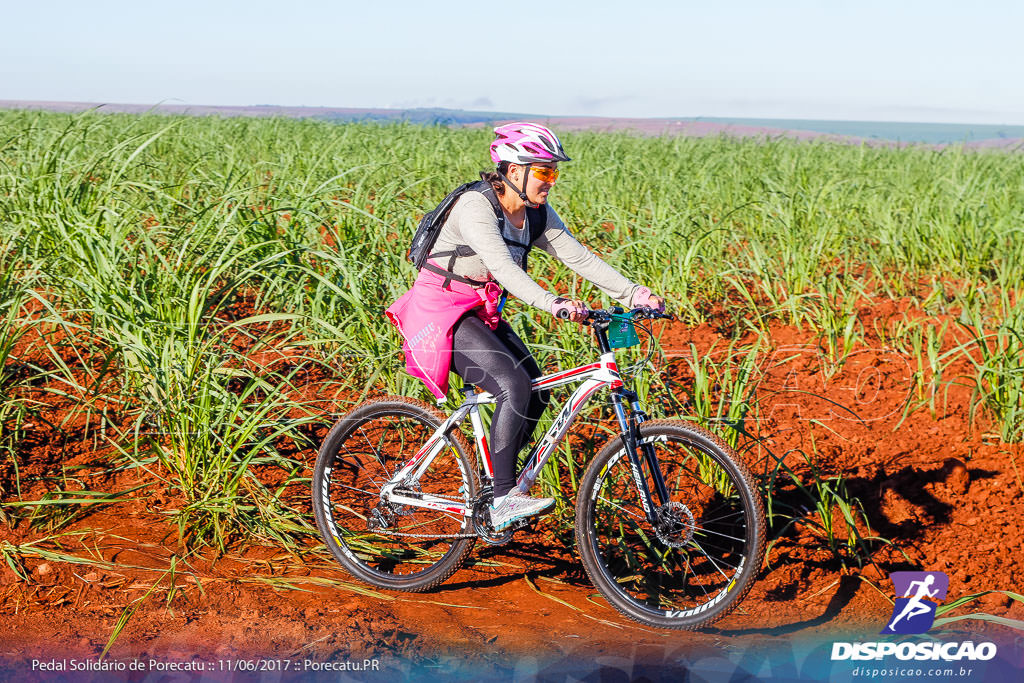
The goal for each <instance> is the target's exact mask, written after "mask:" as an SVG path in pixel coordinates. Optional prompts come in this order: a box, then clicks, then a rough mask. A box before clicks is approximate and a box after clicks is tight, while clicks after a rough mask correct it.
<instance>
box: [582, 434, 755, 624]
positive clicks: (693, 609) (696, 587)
mask: <svg viewBox="0 0 1024 683" xmlns="http://www.w3.org/2000/svg"><path fill="white" fill-rule="evenodd" d="M639 443H640V446H641V448H640V457H641V460H642V461H644V462H643V463H642V465H643V466H642V467H641V470H640V471H639V472H637V474H638V475H639V476H641V477H643V479H644V480H645V481H646V483H647V487H648V490H649V491H651V495H652V498H653V504H654V508H655V510H656V512H657V516H658V523H657V524H656V525H653V526H652V525H651V524H650V522H649V521H648V519H647V515H646V514H645V512H644V508H643V504H642V502H641V498H640V494H639V492H638V489H637V484H636V482H635V479H634V468H633V467H632V465H631V461H630V458H629V456H628V455H627V453H626V448H625V446H624V445H623V443H622V440H621V439H619V438H616V439H615V440H613V441H611V442H610V443H609V444H608V445H607V446H605V448H604V449H603V450H602V451H601V452H600V453H599V454H598V456H597V457H596V458H595V459H594V461H593V462H592V463H591V464H590V467H589V468H588V469H587V472H586V474H585V475H584V477H583V480H582V482H581V483H580V489H579V497H578V499H577V502H576V539H577V541H576V542H577V545H578V547H579V552H580V557H581V558H582V560H583V566H584V567H585V568H586V570H587V575H588V576H589V577H590V580H591V581H592V582H593V583H594V585H595V586H596V587H597V589H598V590H599V591H600V592H601V594H602V595H604V597H605V598H606V599H607V600H608V602H610V603H611V604H612V606H613V607H615V608H616V609H617V610H619V611H620V612H622V613H623V614H625V615H626V616H628V617H630V618H631V619H634V620H636V621H639V622H641V623H645V624H649V625H651V626H655V627H659V628H673V629H695V628H699V627H702V626H707V625H709V624H711V623H712V622H714V621H716V620H718V619H720V618H722V617H723V616H725V615H726V614H727V613H729V611H731V610H732V609H733V608H734V607H736V605H737V604H738V603H739V602H740V600H742V598H743V596H744V595H746V593H747V591H748V590H750V587H751V585H752V580H753V577H754V576H755V574H756V573H757V571H758V569H759V568H760V566H761V560H762V558H763V555H764V543H765V522H764V510H763V507H762V505H761V500H760V497H759V496H758V494H757V492H756V489H755V487H754V485H753V483H752V479H753V478H752V477H751V475H750V472H749V471H748V470H747V468H746V466H745V465H744V464H743V463H742V462H741V461H739V460H738V459H737V458H736V457H735V455H734V454H733V453H732V450H731V449H730V448H729V447H728V446H727V445H726V444H724V443H723V442H722V441H721V440H720V439H718V438H717V437H716V436H714V435H713V434H711V433H710V432H708V431H706V430H704V429H701V428H700V427H698V426H696V425H693V424H690V423H688V422H684V421H681V420H651V421H648V422H645V423H643V424H641V425H640V429H639ZM645 449H652V450H653V453H654V456H655V458H656V459H657V462H658V464H659V466H660V469H661V472H662V476H663V478H664V481H665V488H666V491H667V494H668V496H667V499H665V500H662V499H661V498H660V497H659V496H658V494H657V493H656V492H655V490H656V489H655V485H654V482H653V479H652V477H651V473H650V469H649V467H648V465H647V463H646V461H645V458H644V455H643V453H644V450H645Z"/></svg>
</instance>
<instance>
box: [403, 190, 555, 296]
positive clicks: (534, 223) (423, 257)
mask: <svg viewBox="0 0 1024 683" xmlns="http://www.w3.org/2000/svg"><path fill="white" fill-rule="evenodd" d="M481 175H483V174H481ZM466 192H479V193H481V194H482V195H483V196H485V197H487V199H488V200H489V201H490V202H491V207H492V208H493V209H494V215H495V216H497V218H498V230H499V231H500V232H501V233H502V236H503V237H504V235H505V232H504V229H503V228H504V223H505V212H504V211H502V210H501V204H499V203H498V198H497V197H496V196H495V194H494V188H493V187H492V186H491V184H490V183H489V182H488V181H486V180H478V181H476V182H472V183H465V184H464V185H459V186H458V187H457V188H455V190H453V191H452V192H451V193H450V194H449V195H448V196H447V197H445V198H444V199H443V200H441V203H440V204H438V205H437V208H435V209H434V210H433V211H431V212H430V213H428V214H427V215H425V216H424V217H423V218H422V219H421V220H420V224H419V226H418V227H417V228H416V234H415V235H413V238H412V244H411V245H410V246H409V253H408V257H409V260H410V261H412V264H413V265H414V266H416V269H417V270H420V269H422V268H426V269H427V270H429V271H431V272H434V273H437V274H438V275H443V276H444V278H445V280H444V286H445V287H447V286H448V285H449V284H450V283H451V281H452V280H456V281H458V282H462V283H464V284H467V285H470V286H473V287H482V286H484V285H485V284H486V283H485V282H481V281H480V280H474V279H472V278H468V277H463V276H461V275H456V274H455V273H453V272H452V271H451V269H452V268H453V267H454V266H455V258H456V257H458V256H472V255H474V254H475V253H476V252H475V251H474V250H473V249H472V248H471V247H469V246H468V245H465V244H461V245H459V246H458V247H456V248H455V249H453V250H451V251H443V252H434V253H431V250H432V249H433V248H434V243H435V242H437V236H438V234H440V232H441V228H442V227H443V226H444V223H445V221H447V220H448V215H449V214H450V213H451V212H452V207H453V206H455V202H456V200H457V199H458V198H459V197H461V196H462V195H463V194H465V193H466ZM547 218H548V212H547V209H546V208H545V207H543V206H540V207H537V208H532V207H529V206H528V207H526V225H527V227H528V228H529V235H530V242H529V244H523V243H521V242H516V241H514V240H510V239H509V238H507V237H505V242H506V244H508V245H509V246H516V247H523V248H524V250H525V251H524V253H523V270H526V258H527V256H528V255H529V253H530V247H531V246H532V245H533V243H534V242H536V241H537V238H538V237H540V236H541V233H543V232H544V228H545V227H546V225H547ZM445 256H447V257H448V270H445V269H444V268H440V267H438V266H435V265H434V264H433V263H427V259H428V258H437V257H445Z"/></svg>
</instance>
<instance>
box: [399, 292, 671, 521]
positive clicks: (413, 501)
mask: <svg viewBox="0 0 1024 683" xmlns="http://www.w3.org/2000/svg"><path fill="white" fill-rule="evenodd" d="M609 313H611V311H591V312H590V314H591V317H592V318H593V319H595V320H597V321H599V322H595V324H594V330H595V333H596V336H597V341H598V343H599V346H600V348H601V352H602V353H601V356H600V360H598V361H597V362H596V363H590V364H589V365H581V366H579V367H576V368H573V369H571V370H563V371H561V372H557V373H553V374H550V375H544V376H543V377H538V378H537V379H535V380H534V381H533V383H532V389H533V391H542V390H545V389H550V388H552V387H557V386H562V385H564V384H572V383H576V382H579V383H580V386H579V387H578V388H577V389H576V390H575V391H574V392H573V393H572V395H571V396H570V397H569V399H568V400H567V401H566V403H565V405H564V406H563V407H562V408H561V410H559V412H558V415H557V417H555V419H554V421H553V422H552V424H551V427H549V428H548V431H547V433H545V434H544V436H543V437H542V438H541V439H539V440H538V441H536V442H535V443H534V445H533V447H532V449H531V451H530V457H529V458H528V460H527V462H526V465H525V466H524V467H523V470H522V473H521V474H520V475H519V478H518V480H517V484H518V486H519V489H520V490H521V491H523V492H524V493H525V492H527V491H529V490H530V488H531V487H532V486H533V484H534V482H536V480H537V477H538V475H539V474H540V471H541V469H542V468H543V467H544V465H545V464H546V463H547V461H548V458H550V457H551V454H552V453H554V451H555V448H556V447H557V446H558V444H559V442H561V440H562V438H563V437H564V436H565V433H566V432H567V431H568V430H569V427H570V426H572V423H573V420H575V419H576V416H577V415H578V414H579V413H580V411H581V410H582V409H583V406H584V405H586V403H587V401H588V400H589V399H590V398H591V397H592V396H593V395H594V394H595V393H596V392H597V391H598V390H600V389H602V388H605V387H607V388H609V389H610V390H611V397H612V405H613V406H614V408H615V415H616V418H617V419H618V422H619V426H620V427H621V429H622V438H623V441H624V443H625V445H626V446H627V448H628V451H627V452H628V453H629V455H630V461H631V462H632V465H633V467H632V469H633V477H634V480H635V482H636V484H637V488H638V490H639V491H640V493H641V496H640V500H641V503H642V505H643V507H644V512H645V513H646V514H647V517H648V519H649V520H650V521H651V522H652V523H654V522H655V515H656V513H655V511H654V510H655V505H654V504H653V501H652V498H651V492H650V490H649V487H648V486H647V484H646V481H645V479H644V477H643V476H642V474H641V468H642V467H643V466H642V464H641V458H640V457H638V456H637V447H638V446H639V449H640V451H641V452H642V453H643V455H644V456H645V457H644V458H643V460H646V461H647V466H648V469H649V471H650V472H651V474H652V479H653V482H654V486H655V489H656V492H657V494H658V497H659V498H661V499H662V500H661V502H662V503H665V502H667V498H668V495H667V492H666V491H665V487H664V481H663V480H662V477H661V471H660V467H658V465H657V461H656V460H655V458H654V451H653V449H652V448H650V446H647V447H644V446H643V445H640V444H638V443H637V439H636V434H637V432H636V428H637V425H638V424H640V423H642V422H644V421H645V420H646V419H647V416H646V415H645V414H644V412H643V411H642V410H641V408H640V404H639V400H638V398H637V395H636V394H635V393H634V392H632V391H630V390H628V389H626V388H625V386H624V385H623V383H622V379H621V377H620V376H619V368H618V365H617V364H616V362H615V353H614V351H612V349H611V348H610V347H609V346H608V338H607V321H606V320H604V318H607V314H609ZM602 314H604V315H602ZM601 323H604V324H601ZM463 392H464V393H465V394H466V398H465V400H464V401H463V402H462V404H461V405H460V406H459V407H458V408H456V409H455V412H453V413H452V414H451V416H450V417H448V419H447V420H445V421H444V422H443V423H442V424H441V425H440V426H439V427H438V428H437V429H436V430H434V433H433V434H431V436H430V438H429V439H427V441H426V443H424V444H423V446H422V447H421V448H420V449H419V450H418V451H417V452H416V454H415V455H414V456H413V457H412V458H410V459H409V461H408V462H407V463H405V464H404V465H403V466H402V467H401V468H400V469H399V470H398V471H397V472H395V474H394V476H392V477H391V478H390V479H389V480H388V482H387V483H386V484H385V485H384V486H383V487H382V489H381V500H382V501H383V502H385V503H388V504H392V505H395V504H397V505H408V506H412V507H422V508H429V509H432V510H441V511H445V512H450V513H453V514H456V515H463V516H465V517H472V516H473V507H474V506H473V503H472V501H470V502H469V503H468V504H467V503H460V502H457V501H453V500H451V499H450V498H442V497H439V496H433V495H431V494H429V493H426V492H424V493H417V494H415V495H414V496H410V495H406V494H405V493H404V491H405V490H408V489H407V487H410V484H413V485H414V484H415V483H416V482H417V481H418V480H419V478H420V477H421V476H422V475H423V473H424V472H425V471H426V470H427V468H428V467H429V466H430V463H431V461H433V459H434V458H435V457H436V456H437V455H438V454H439V453H440V452H441V451H442V450H443V449H444V448H445V446H446V445H447V439H446V437H445V435H446V434H448V433H449V432H450V431H451V430H453V429H458V426H459V425H460V424H462V421H463V420H465V419H466V416H467V415H469V418H470V422H471V423H472V425H473V435H474V437H475V439H474V440H475V442H476V450H477V455H478V457H479V460H480V463H481V465H482V467H483V472H484V474H485V476H486V479H487V482H491V481H493V479H494V470H493V468H492V466H491V452H490V449H489V448H488V445H487V435H486V434H485V430H484V424H483V420H482V419H481V417H480V406H482V405H488V404H493V403H495V402H496V399H495V397H494V396H493V395H492V394H490V393H488V392H481V393H476V394H474V393H473V389H472V388H471V387H467V388H465V389H463ZM627 402H628V403H627ZM624 403H627V405H629V406H630V410H629V411H628V415H627V409H626V408H625V407H624Z"/></svg>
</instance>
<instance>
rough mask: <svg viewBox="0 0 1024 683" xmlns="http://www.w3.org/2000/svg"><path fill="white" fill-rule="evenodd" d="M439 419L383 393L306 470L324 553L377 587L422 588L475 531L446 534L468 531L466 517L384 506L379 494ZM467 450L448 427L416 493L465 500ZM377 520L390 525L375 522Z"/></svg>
mask: <svg viewBox="0 0 1024 683" xmlns="http://www.w3.org/2000/svg"><path fill="white" fill-rule="evenodd" d="M444 420H445V416H444V415H443V414H442V413H440V412H439V411H438V410H436V409H434V408H432V407H431V406H429V405H428V404H426V403H424V402H422V401H417V400H415V399H410V398H405V397H399V396H393V397H386V398H381V399H376V400H372V401H368V402H366V403H363V404H361V405H359V406H358V407H356V408H355V409H354V410H352V411H351V412H349V413H348V414H346V415H345V416H343V417H342V418H341V419H340V420H338V422H337V423H336V424H335V425H334V427H333V428H332V429H331V431H330V432H329V433H328V434H327V437H326V438H325V439H324V442H323V445H322V446H321V448H320V452H319V454H318V456H317V461H316V467H315V468H314V471H313V509H314V514H315V517H316V523H317V526H318V527H319V529H320V534H321V536H322V538H323V541H324V543H325V544H326V546H327V548H328V549H329V550H330V551H331V554H332V555H334V557H335V558H336V559H337V560H338V562H340V563H341V565H342V566H343V567H345V569H346V570H348V572H349V573H350V574H352V575H353V576H355V577H356V578H358V579H360V580H362V581H364V582H366V583H368V584H371V585H374V586H378V587H380V588H390V589H394V590H403V591H413V592H415V591H424V590H428V589H430V588H433V587H434V586H437V585H438V584H440V583H441V582H443V581H444V580H446V579H447V578H448V577H449V576H451V575H452V574H454V573H455V571H456V570H458V568H459V567H460V566H461V565H462V563H463V562H464V561H465V559H466V556H467V555H468V554H469V552H470V551H471V550H472V549H473V545H474V543H475V542H476V538H475V536H474V537H472V538H465V537H462V538H456V537H453V536H456V535H463V536H464V535H467V534H472V533H473V524H472V519H471V518H470V517H464V516H462V515H458V514H455V513H450V512H443V511H437V510H429V509H426V508H421V507H413V506H402V505H384V504H383V503H382V501H381V498H380V490H381V487H382V486H383V484H384V482H386V481H387V480H388V479H390V477H391V475H393V474H394V472H395V471H396V468H400V466H401V465H403V464H405V463H406V462H407V461H408V460H409V459H410V458H411V457H412V456H413V455H414V454H415V453H416V452H417V451H418V450H419V448H420V447H421V446H422V445H423V444H424V443H425V442H426V440H427V438H428V437H429V436H430V435H431V434H432V433H433V432H434V430H435V429H436V428H437V427H438V425H440V424H441V423H442V422H443V421H444ZM470 452H471V450H470V448H469V446H468V444H467V443H466V441H465V439H464V438H463V436H462V434H461V433H460V432H459V431H458V430H453V431H452V432H450V433H449V434H448V436H447V445H446V446H445V447H444V449H443V450H442V452H441V453H439V454H438V455H437V457H436V458H434V460H433V461H432V462H431V464H430V466H429V468H428V469H427V470H426V472H424V475H423V477H421V479H420V481H419V489H418V490H420V491H422V492H424V493H431V494H434V495H441V496H446V497H450V498H453V499H457V500H458V501H460V502H462V503H465V504H467V505H468V504H469V502H470V501H471V500H472V499H473V498H474V497H475V496H476V493H477V478H476V474H475V470H474V468H473V467H472V464H471V461H470V459H469V457H468V455H467V454H468V453H470ZM375 511H376V512H375ZM382 519H383V520H387V524H388V525H390V526H382V525H381V522H380V520H382ZM425 535H426V536H429V535H434V536H435V537H433V538H424V537H422V536H425ZM436 536H441V537H436Z"/></svg>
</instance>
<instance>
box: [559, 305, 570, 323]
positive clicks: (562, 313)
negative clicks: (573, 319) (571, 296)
mask: <svg viewBox="0 0 1024 683" xmlns="http://www.w3.org/2000/svg"><path fill="white" fill-rule="evenodd" d="M569 315H570V313H569V309H567V308H563V309H562V310H560V311H559V312H558V317H559V318H561V319H562V320H568V319H569Z"/></svg>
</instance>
